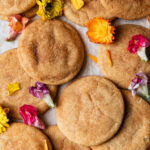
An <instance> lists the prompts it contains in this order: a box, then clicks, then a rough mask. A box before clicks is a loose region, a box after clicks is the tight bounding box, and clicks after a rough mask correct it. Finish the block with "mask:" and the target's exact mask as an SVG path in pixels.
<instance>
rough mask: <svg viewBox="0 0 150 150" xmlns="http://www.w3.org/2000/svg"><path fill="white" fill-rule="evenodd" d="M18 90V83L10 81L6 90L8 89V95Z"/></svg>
mask: <svg viewBox="0 0 150 150" xmlns="http://www.w3.org/2000/svg"><path fill="white" fill-rule="evenodd" d="M18 90H20V86H19V83H17V82H16V83H10V84H8V87H7V91H8V96H10V95H12V94H13V93H14V92H16V91H18Z"/></svg>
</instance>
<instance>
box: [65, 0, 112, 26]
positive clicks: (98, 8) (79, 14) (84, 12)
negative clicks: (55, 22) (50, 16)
mask: <svg viewBox="0 0 150 150" xmlns="http://www.w3.org/2000/svg"><path fill="white" fill-rule="evenodd" d="M84 3H85V4H84V6H83V7H82V8H81V9H80V10H76V9H75V8H74V7H73V5H72V4H71V0H65V3H64V15H65V16H66V17H67V18H68V19H69V20H71V21H72V22H74V23H76V24H79V25H82V26H85V24H86V23H87V22H89V21H90V19H94V18H95V17H103V18H106V19H113V18H114V17H115V16H114V15H113V14H112V13H109V11H108V10H106V9H105V8H104V7H103V5H102V3H101V0H96V1H95V0H84Z"/></svg>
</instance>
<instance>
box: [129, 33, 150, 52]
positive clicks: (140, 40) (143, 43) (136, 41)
mask: <svg viewBox="0 0 150 150" xmlns="http://www.w3.org/2000/svg"><path fill="white" fill-rule="evenodd" d="M149 46H150V42H149V41H148V40H147V39H146V38H145V37H144V36H143V35H140V34H139V35H135V36H133V37H132V39H131V40H130V41H129V45H128V51H129V52H130V53H137V51H138V49H139V48H140V47H145V48H147V47H149Z"/></svg>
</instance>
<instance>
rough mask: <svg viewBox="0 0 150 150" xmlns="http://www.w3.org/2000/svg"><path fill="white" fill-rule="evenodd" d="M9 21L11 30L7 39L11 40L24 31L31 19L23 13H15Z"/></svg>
mask: <svg viewBox="0 0 150 150" xmlns="http://www.w3.org/2000/svg"><path fill="white" fill-rule="evenodd" d="M8 21H9V27H10V30H9V34H8V37H7V38H6V41H11V40H14V39H15V38H16V37H17V35H18V34H20V33H21V32H22V30H23V29H24V28H25V26H26V24H27V23H28V22H29V19H28V18H26V17H22V16H21V15H14V16H10V17H8Z"/></svg>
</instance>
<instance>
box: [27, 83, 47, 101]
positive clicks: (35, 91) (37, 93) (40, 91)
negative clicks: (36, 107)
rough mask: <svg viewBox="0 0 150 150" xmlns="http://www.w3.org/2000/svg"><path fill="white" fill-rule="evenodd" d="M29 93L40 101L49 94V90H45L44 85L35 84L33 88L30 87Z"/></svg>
mask: <svg viewBox="0 0 150 150" xmlns="http://www.w3.org/2000/svg"><path fill="white" fill-rule="evenodd" d="M29 93H30V94H32V95H33V96H34V97H37V98H39V99H42V98H43V97H44V95H46V94H49V90H48V89H47V87H46V85H45V84H43V83H40V82H36V83H35V87H33V86H31V87H30V88H29Z"/></svg>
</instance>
